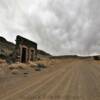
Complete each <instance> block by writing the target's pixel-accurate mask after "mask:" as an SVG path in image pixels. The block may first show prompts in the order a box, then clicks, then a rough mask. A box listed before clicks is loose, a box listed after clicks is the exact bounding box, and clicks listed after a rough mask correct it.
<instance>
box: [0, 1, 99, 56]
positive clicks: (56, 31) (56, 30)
mask: <svg viewBox="0 0 100 100" xmlns="http://www.w3.org/2000/svg"><path fill="white" fill-rule="evenodd" d="M18 34H19V35H21V36H24V37H26V38H28V39H31V40H33V41H35V42H37V43H38V48H40V49H43V50H45V51H47V52H50V53H51V54H54V55H65V54H80V55H88V54H97V53H98V54H100V0H0V35H1V36H4V37H5V38H6V39H7V40H9V41H12V42H15V38H16V35H18Z"/></svg>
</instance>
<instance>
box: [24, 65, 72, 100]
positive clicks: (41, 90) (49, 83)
mask: <svg viewBox="0 0 100 100" xmlns="http://www.w3.org/2000/svg"><path fill="white" fill-rule="evenodd" d="M70 69H71V67H70V66H67V67H64V69H63V70H64V71H63V72H62V73H61V71H60V72H59V73H58V76H57V77H55V78H53V80H50V81H47V82H46V84H42V86H40V87H39V88H38V87H35V88H36V91H33V90H32V89H31V91H30V92H29V93H27V94H26V95H25V97H26V98H27V99H28V100H30V99H29V98H28V97H30V98H31V99H32V95H35V97H36V96H37V95H39V96H40V97H43V98H44V96H45V94H46V93H47V92H48V91H49V90H50V89H52V88H54V85H56V84H57V82H58V80H59V79H60V78H62V77H63V74H64V73H67V71H69V70H70ZM53 77H54V76H53ZM51 78H52V77H51ZM33 88H34V87H33ZM37 88H38V89H37ZM27 99H26V100H27ZM35 99H36V98H35ZM24 100H25V98H24Z"/></svg>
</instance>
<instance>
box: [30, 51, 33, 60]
mask: <svg viewBox="0 0 100 100" xmlns="http://www.w3.org/2000/svg"><path fill="white" fill-rule="evenodd" d="M30 60H31V61H33V60H34V50H31V59H30Z"/></svg>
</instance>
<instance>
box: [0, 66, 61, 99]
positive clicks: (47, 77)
mask: <svg viewBox="0 0 100 100" xmlns="http://www.w3.org/2000/svg"><path fill="white" fill-rule="evenodd" d="M61 70H62V71H63V69H62V68H60V69H59V70H58V69H57V70H56V71H54V73H51V74H50V75H49V76H46V78H43V80H42V81H41V80H40V81H37V82H35V83H33V82H32V84H27V86H28V87H27V86H26V87H25V88H21V89H20V90H19V89H18V90H14V91H12V92H10V93H9V94H8V96H6V97H4V98H3V97H2V100H9V98H10V97H14V96H16V95H17V94H20V93H21V92H24V91H25V90H27V89H30V88H32V87H33V86H35V85H37V84H40V85H41V84H43V81H47V79H49V78H50V77H53V76H55V75H56V74H57V72H58V71H59V72H61ZM50 80H51V79H50ZM36 90H37V89H36ZM16 91H17V92H16ZM10 100H11V99H10Z"/></svg>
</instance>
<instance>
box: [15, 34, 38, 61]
mask: <svg viewBox="0 0 100 100" xmlns="http://www.w3.org/2000/svg"><path fill="white" fill-rule="evenodd" d="M15 52H16V61H18V62H22V63H25V62H29V61H34V60H36V57H37V43H35V42H33V41H30V40H28V39H26V38H23V37H21V36H19V35H18V36H17V37H16V47H15Z"/></svg>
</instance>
